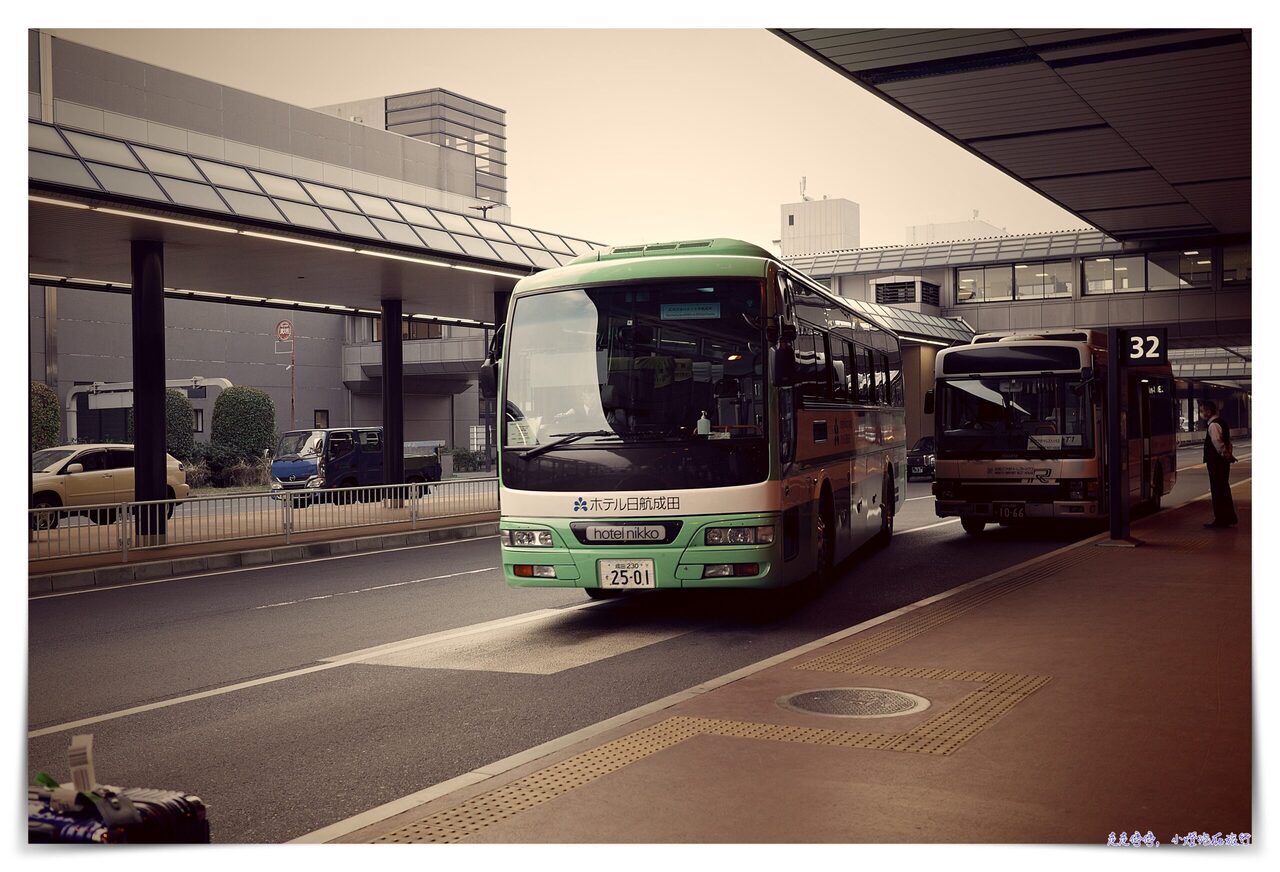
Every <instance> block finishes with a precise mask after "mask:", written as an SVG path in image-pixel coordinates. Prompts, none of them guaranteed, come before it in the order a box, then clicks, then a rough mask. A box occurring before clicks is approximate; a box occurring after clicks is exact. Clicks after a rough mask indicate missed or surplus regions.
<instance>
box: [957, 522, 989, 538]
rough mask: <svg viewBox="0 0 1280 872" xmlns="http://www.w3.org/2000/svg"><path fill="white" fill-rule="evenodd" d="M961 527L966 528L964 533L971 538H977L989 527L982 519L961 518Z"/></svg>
mask: <svg viewBox="0 0 1280 872" xmlns="http://www.w3.org/2000/svg"><path fill="white" fill-rule="evenodd" d="M960 526H961V527H964V531H965V532H966V533H968V534H969V535H970V536H977V535H978V534H979V533H981V532H982V530H983V528H985V527H986V526H987V522H986V521H984V520H982V519H981V518H961V519H960Z"/></svg>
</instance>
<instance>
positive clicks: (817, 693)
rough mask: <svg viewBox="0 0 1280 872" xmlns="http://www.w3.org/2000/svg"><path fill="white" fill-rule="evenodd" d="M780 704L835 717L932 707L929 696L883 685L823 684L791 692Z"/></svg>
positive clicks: (912, 711) (911, 711)
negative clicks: (812, 688)
mask: <svg viewBox="0 0 1280 872" xmlns="http://www.w3.org/2000/svg"><path fill="white" fill-rule="evenodd" d="M778 705H780V706H782V707H783V708H789V709H793V710H794V711H798V712H804V713H805V714H809V715H828V716H830V717H833V718H893V717H897V716H899V715H911V714H915V713H916V712H922V711H924V710H925V709H927V708H928V707H929V700H927V699H925V698H924V697H922V696H916V695H915V694H914V693H903V692H902V691H900V690H886V689H885V688H883V687H824V688H821V689H819V690H802V691H800V692H799V693H792V694H788V695H787V696H784V697H781V698H780V699H779V700H778Z"/></svg>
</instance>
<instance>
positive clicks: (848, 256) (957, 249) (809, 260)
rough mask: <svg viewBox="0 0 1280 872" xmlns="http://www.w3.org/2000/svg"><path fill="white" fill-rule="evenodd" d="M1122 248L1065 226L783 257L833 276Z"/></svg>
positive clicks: (811, 271) (809, 270)
mask: <svg viewBox="0 0 1280 872" xmlns="http://www.w3.org/2000/svg"><path fill="white" fill-rule="evenodd" d="M1124 249H1125V246H1124V244H1122V243H1120V242H1117V241H1116V240H1114V239H1111V238H1110V237H1108V236H1107V235H1106V234H1105V233H1102V232H1101V231H1098V230H1064V231H1061V232H1058V233H1033V234H1028V235H1025V236H993V237H990V238H986V239H959V240H955V241H950V242H931V243H925V244H922V245H885V246H879V247H876V248H848V249H843V250H841V251H830V252H824V253H822V254H802V255H793V256H791V257H787V258H785V260H786V262H787V263H788V264H790V265H791V266H793V267H795V268H796V269H798V270H801V271H802V272H805V273H808V274H809V275H811V276H833V275H847V274H850V273H866V272H892V271H896V270H919V269H922V268H926V267H954V266H966V265H969V264H980V263H1002V262H1005V261H1013V260H1026V259H1043V260H1048V259H1051V258H1054V259H1056V258H1062V257H1071V256H1072V255H1087V254H1111V253H1115V252H1120V251H1123V250H1124Z"/></svg>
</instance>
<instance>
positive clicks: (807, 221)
mask: <svg viewBox="0 0 1280 872" xmlns="http://www.w3.org/2000/svg"><path fill="white" fill-rule="evenodd" d="M861 238H862V231H861V218H860V215H859V208H858V204H857V203H855V202H853V201H852V200H844V199H838V200H806V201H804V202H801V203H784V204H783V205H782V243H781V246H782V256H783V257H790V256H792V255H797V254H813V253H816V252H821V251H837V250H840V249H845V248H857V247H858V246H859V245H860V244H861Z"/></svg>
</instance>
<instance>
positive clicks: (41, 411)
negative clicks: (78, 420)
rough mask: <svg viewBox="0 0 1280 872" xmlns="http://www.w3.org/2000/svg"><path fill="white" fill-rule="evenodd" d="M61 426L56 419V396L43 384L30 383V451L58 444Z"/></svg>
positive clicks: (54, 392)
mask: <svg viewBox="0 0 1280 872" xmlns="http://www.w3.org/2000/svg"><path fill="white" fill-rule="evenodd" d="M61 432H62V425H61V423H60V419H59V417H58V394H57V392H56V391H54V389H53V388H51V387H49V386H48V385H47V384H45V383H44V382H37V381H33V382H32V383H31V450H32V451H40V450H41V449H44V448H49V447H51V446H54V445H57V444H58V436H59V434H61Z"/></svg>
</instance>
